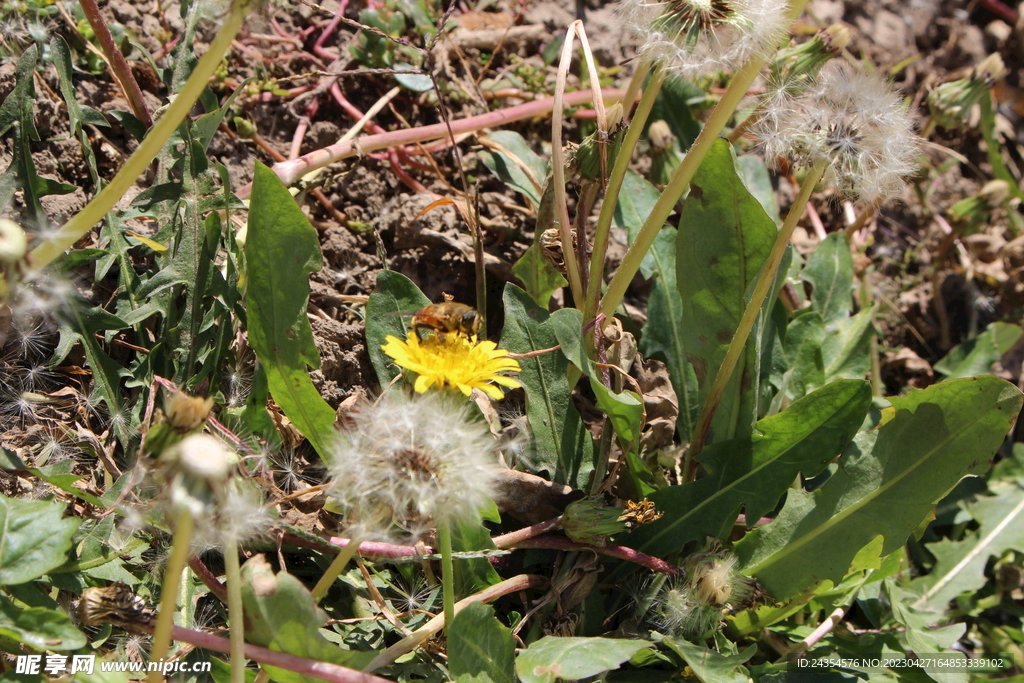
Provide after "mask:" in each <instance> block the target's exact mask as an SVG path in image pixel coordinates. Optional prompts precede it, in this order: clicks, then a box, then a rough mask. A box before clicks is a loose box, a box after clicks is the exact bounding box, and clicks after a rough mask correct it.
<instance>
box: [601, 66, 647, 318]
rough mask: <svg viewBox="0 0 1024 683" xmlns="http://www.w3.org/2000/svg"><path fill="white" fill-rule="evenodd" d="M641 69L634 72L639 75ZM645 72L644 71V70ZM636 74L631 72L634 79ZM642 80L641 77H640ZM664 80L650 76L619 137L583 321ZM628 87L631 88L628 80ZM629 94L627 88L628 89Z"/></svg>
mask: <svg viewBox="0 0 1024 683" xmlns="http://www.w3.org/2000/svg"><path fill="white" fill-rule="evenodd" d="M640 73H641V72H640V70H638V71H637V74H640ZM643 73H644V74H646V73H647V70H646V69H644V70H643ZM637 74H634V76H633V77H634V79H635V78H636V76H637ZM640 79H641V80H643V76H642V75H641V76H640ZM664 82H665V70H664V69H661V68H658V69H656V70H655V71H654V75H653V76H651V81H650V83H648V84H647V87H646V88H645V89H644V94H643V97H642V98H641V100H640V105H639V106H638V107H637V110H636V114H635V115H634V116H633V118H632V120H630V122H629V128H627V129H626V137H625V138H623V140H622V146H621V147H620V148H619V154H618V156H617V157H615V164H614V166H612V172H611V175H610V176H609V177H608V189H607V190H606V191H605V195H604V202H603V203H602V204H601V213H600V215H599V216H598V218H597V229H596V231H595V232H594V253H593V254H591V255H590V278H589V279H588V281H587V302H586V307H585V308H584V310H583V321H584V322H590V321H591V320H593V319H594V317H595V316H596V315H597V307H598V304H599V303H600V302H601V283H602V282H604V257H605V253H606V252H607V249H608V236H609V234H610V233H611V227H612V218H613V217H614V216H615V206H616V205H617V204H618V201H619V192H620V191H621V190H622V182H623V180H625V178H626V171H627V170H629V162H630V161H631V160H632V158H633V150H634V149H636V144H637V142H639V140H640V136H641V135H642V134H643V129H644V124H645V123H646V122H647V117H648V116H650V114H651V109H652V108H653V107H654V101H655V99H657V97H658V93H659V92H660V91H661V85H662V83H664ZM629 87H630V88H632V87H633V82H632V81H631V82H630V84H629ZM627 93H628V90H627Z"/></svg>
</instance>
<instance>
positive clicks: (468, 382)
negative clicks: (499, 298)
mask: <svg viewBox="0 0 1024 683" xmlns="http://www.w3.org/2000/svg"><path fill="white" fill-rule="evenodd" d="M385 341H386V342H387V343H386V344H384V346H383V349H384V353H386V354H387V355H388V356H390V357H391V358H393V359H394V360H395V363H396V364H397V365H398V366H399V367H402V368H405V369H406V370H409V371H410V372H412V373H415V374H416V376H417V377H416V381H415V383H414V384H413V388H414V389H415V390H416V392H417V393H420V394H422V393H423V392H425V391H427V389H429V388H430V387H434V386H436V387H438V388H443V387H450V388H452V389H458V390H459V391H461V392H462V393H463V394H465V395H466V396H469V395H470V394H471V393H472V391H473V389H479V390H481V391H482V392H484V393H485V394H487V395H488V396H490V397H491V398H493V399H495V400H500V399H501V398H502V397H503V396H504V394H503V393H502V391H501V389H499V388H498V387H497V386H495V385H500V386H503V387H507V388H509V389H516V388H518V387H520V386H522V385H521V384H520V383H519V382H517V381H516V380H514V379H512V378H511V377H507V376H506V375H504V374H503V373H506V372H519V371H520V369H521V368H520V367H519V362H518V361H517V360H515V359H514V358H509V357H508V351H505V350H504V349H499V348H498V345H497V344H495V343H494V342H492V341H486V340H485V341H477V338H476V335H475V334H472V335H467V334H463V333H461V332H455V333H435V334H431V335H428V336H426V337H425V338H423V337H421V336H420V334H419V330H418V329H416V328H415V327H414V328H413V330H412V332H411V333H410V334H409V336H408V338H406V339H405V340H402V339H399V338H398V337H395V336H392V335H388V336H387V337H385Z"/></svg>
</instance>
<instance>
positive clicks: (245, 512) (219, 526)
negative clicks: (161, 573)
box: [192, 478, 273, 552]
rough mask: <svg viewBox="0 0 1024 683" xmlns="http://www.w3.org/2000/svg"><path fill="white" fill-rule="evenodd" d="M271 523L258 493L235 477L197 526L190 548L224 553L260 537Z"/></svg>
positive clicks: (246, 482)
mask: <svg viewBox="0 0 1024 683" xmlns="http://www.w3.org/2000/svg"><path fill="white" fill-rule="evenodd" d="M272 523H273V520H272V519H271V516H270V513H269V512H268V511H267V507H266V505H265V504H264V502H263V498H262V496H261V495H260V493H259V491H258V490H256V488H255V487H253V486H252V485H251V484H250V483H249V482H248V481H245V480H240V479H237V478H236V479H233V480H232V481H231V482H230V484H229V485H228V486H227V487H226V488H225V489H224V490H222V491H221V492H220V495H218V497H217V500H216V504H215V505H214V506H213V508H212V510H210V512H209V513H208V514H207V515H206V517H204V519H203V523H202V524H198V525H196V530H195V533H194V535H193V537H192V547H193V549H195V550H196V551H197V552H202V551H203V550H208V549H210V548H221V549H224V550H227V549H230V548H233V547H235V546H237V545H238V544H239V543H243V542H245V541H250V540H253V539H258V538H263V537H264V536H265V535H266V533H267V530H268V529H269V528H270V526H271V524H272Z"/></svg>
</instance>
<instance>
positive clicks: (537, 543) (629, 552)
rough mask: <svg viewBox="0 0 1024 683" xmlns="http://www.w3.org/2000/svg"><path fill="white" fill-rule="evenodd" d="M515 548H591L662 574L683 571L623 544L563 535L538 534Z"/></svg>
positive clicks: (599, 552)
mask: <svg viewBox="0 0 1024 683" xmlns="http://www.w3.org/2000/svg"><path fill="white" fill-rule="evenodd" d="M515 547H516V548H548V549H551V550H593V551H594V552H595V553H597V554H598V555H607V556H609V557H616V558H618V559H620V560H625V561H627V562H632V563H634V564H638V565H640V566H642V567H647V568H648V569H651V570H653V571H656V572H661V573H662V574H668V575H670V576H678V575H680V574H682V573H683V570H682V569H680V568H679V567H677V566H675V565H674V564H670V563H668V562H666V561H665V560H662V559H660V558H657V557H652V556H651V555H648V554H646V553H642V552H640V551H639V550H633V549H632V548H627V547H626V546H623V545H612V544H608V545H605V546H596V545H589V544H587V543H576V542H575V541H571V540H569V539H568V538H566V537H564V536H539V537H536V538H527V539H526V540H524V541H520V542H518V543H516V544H515Z"/></svg>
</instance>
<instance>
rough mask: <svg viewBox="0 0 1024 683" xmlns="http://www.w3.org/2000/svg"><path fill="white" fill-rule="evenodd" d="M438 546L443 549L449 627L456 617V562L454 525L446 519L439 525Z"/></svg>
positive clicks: (444, 586)
mask: <svg viewBox="0 0 1024 683" xmlns="http://www.w3.org/2000/svg"><path fill="white" fill-rule="evenodd" d="M437 548H438V550H440V551H441V587H442V596H443V597H442V600H443V603H444V623H445V624H446V628H447V626H450V625H451V623H452V620H453V619H455V563H454V561H453V560H452V527H451V523H450V522H449V521H448V520H446V519H444V520H441V521H440V522H439V523H438V525H437Z"/></svg>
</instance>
